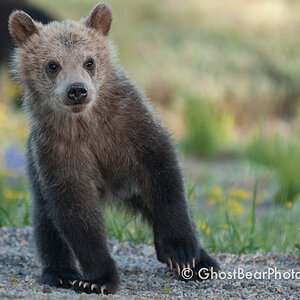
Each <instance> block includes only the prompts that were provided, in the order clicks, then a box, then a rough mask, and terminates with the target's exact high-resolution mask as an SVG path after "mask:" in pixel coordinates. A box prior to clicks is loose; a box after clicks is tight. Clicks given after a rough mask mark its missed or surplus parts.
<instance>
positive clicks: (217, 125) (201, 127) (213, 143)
mask: <svg viewBox="0 0 300 300" xmlns="http://www.w3.org/2000/svg"><path fill="white" fill-rule="evenodd" d="M185 106H186V112H185V119H186V122H187V128H188V129H187V134H186V136H185V137H184V138H183V140H182V146H183V148H184V150H185V151H186V152H187V153H190V154H193V155H198V156H202V157H216V156H218V155H220V152H221V151H222V152H226V151H230V150H231V151H232V150H233V149H230V141H231V140H230V138H231V134H232V131H233V126H234V118H233V117H232V116H230V114H224V113H218V112H217V111H215V109H214V107H213V106H212V104H211V103H210V102H207V101H204V100H199V99H197V98H188V99H186V103H185ZM231 145H232V143H231ZM227 148H228V149H227Z"/></svg>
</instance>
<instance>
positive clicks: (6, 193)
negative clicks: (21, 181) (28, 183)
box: [3, 189, 24, 200]
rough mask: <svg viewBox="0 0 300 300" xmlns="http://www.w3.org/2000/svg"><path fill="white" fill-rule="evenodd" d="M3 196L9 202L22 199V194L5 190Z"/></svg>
mask: <svg viewBox="0 0 300 300" xmlns="http://www.w3.org/2000/svg"><path fill="white" fill-rule="evenodd" d="M3 196H4V197H5V198H6V199H9V200H15V199H22V198H24V192H23V191H13V190H10V189H5V190H4V191H3Z"/></svg>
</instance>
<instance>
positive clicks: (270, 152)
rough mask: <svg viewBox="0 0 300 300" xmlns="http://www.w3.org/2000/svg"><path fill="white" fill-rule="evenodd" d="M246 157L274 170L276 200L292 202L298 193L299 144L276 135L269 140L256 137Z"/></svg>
mask: <svg viewBox="0 0 300 300" xmlns="http://www.w3.org/2000/svg"><path fill="white" fill-rule="evenodd" d="M246 156H247V157H248V158H249V159H250V160H252V161H253V162H255V163H257V164H261V165H264V166H267V167H268V168H270V169H272V170H274V172H275V174H276V177H277V179H278V183H279V189H278V192H277V197H276V200H277V201H278V202H281V203H284V202H286V201H292V200H294V199H295V198H296V196H297V194H299V193H300V180H299V178H300V143H299V142H298V141H295V140H288V139H287V138H284V137H283V136H279V135H276V136H274V137H272V138H270V139H265V138H264V137H262V136H259V137H256V138H254V139H253V141H252V142H251V143H250V145H249V146H248V149H247V151H246Z"/></svg>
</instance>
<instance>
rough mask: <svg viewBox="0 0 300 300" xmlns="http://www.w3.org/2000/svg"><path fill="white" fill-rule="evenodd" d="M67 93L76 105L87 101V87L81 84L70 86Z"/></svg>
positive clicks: (76, 83)
mask: <svg viewBox="0 0 300 300" xmlns="http://www.w3.org/2000/svg"><path fill="white" fill-rule="evenodd" d="M66 92H67V96H68V98H69V99H71V100H73V101H74V103H75V104H80V103H81V102H80V101H81V100H83V99H85V98H86V96H87V94H88V90H87V87H86V85H85V84H84V83H81V82H75V83H71V84H69V85H68V87H67V90H66Z"/></svg>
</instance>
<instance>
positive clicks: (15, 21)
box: [8, 10, 38, 46]
mask: <svg viewBox="0 0 300 300" xmlns="http://www.w3.org/2000/svg"><path fill="white" fill-rule="evenodd" d="M8 28H9V32H10V35H11V36H12V38H13V39H14V40H15V42H16V43H17V45H19V46H21V45H22V44H23V43H24V42H26V40H27V39H28V38H29V37H30V36H31V35H32V34H34V33H38V27H37V26H36V24H35V23H34V21H33V20H32V19H31V17H30V16H29V15H27V14H26V13H25V12H24V11H21V10H16V11H14V12H13V13H12V14H11V15H10V17H9V21H8Z"/></svg>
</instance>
